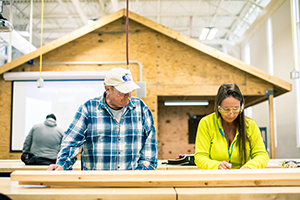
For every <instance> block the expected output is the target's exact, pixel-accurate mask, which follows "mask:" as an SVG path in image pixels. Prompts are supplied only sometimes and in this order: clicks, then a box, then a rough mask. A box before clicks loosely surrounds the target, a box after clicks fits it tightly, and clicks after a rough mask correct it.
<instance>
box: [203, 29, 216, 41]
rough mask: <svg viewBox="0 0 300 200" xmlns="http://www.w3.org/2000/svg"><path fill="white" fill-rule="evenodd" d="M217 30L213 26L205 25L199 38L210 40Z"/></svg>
mask: <svg viewBox="0 0 300 200" xmlns="http://www.w3.org/2000/svg"><path fill="white" fill-rule="evenodd" d="M217 32H218V29H217V28H215V27H205V28H203V29H202V32H201V34H200V37H199V40H212V39H214V37H215V35H216V33H217Z"/></svg>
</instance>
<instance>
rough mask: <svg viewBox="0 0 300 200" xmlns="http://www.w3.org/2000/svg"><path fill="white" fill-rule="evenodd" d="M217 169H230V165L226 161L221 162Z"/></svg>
mask: <svg viewBox="0 0 300 200" xmlns="http://www.w3.org/2000/svg"><path fill="white" fill-rule="evenodd" d="M219 169H221V170H223V169H231V163H229V162H227V161H226V160H224V161H223V162H221V164H220V165H219Z"/></svg>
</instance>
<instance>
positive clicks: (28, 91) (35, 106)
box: [10, 80, 104, 152]
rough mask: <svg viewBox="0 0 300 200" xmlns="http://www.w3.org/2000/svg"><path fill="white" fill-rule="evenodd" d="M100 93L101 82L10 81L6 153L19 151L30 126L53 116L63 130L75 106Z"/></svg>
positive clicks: (101, 88) (66, 127)
mask: <svg viewBox="0 0 300 200" xmlns="http://www.w3.org/2000/svg"><path fill="white" fill-rule="evenodd" d="M103 92H104V80H67V81H44V86H43V87H42V88H37V82H36V81H13V92H12V126H11V144H10V148H11V149H10V150H11V151H12V152H13V151H22V148H23V142H24V140H25V138H26V136H27V134H28V132H29V131H30V129H31V128H32V126H33V125H35V124H38V123H43V122H44V121H45V119H46V115H48V114H51V113H53V114H54V115H55V116H56V121H57V125H58V126H59V127H60V128H62V129H63V130H64V131H66V130H67V129H68V127H69V125H70V123H71V122H72V120H73V118H74V115H75V112H76V111H77V109H78V107H79V106H80V105H81V104H83V103H85V102H86V101H87V100H89V99H91V98H94V97H97V96H100V95H102V94H103Z"/></svg>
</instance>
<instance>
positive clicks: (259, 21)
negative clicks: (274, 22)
mask: <svg viewBox="0 0 300 200" xmlns="http://www.w3.org/2000/svg"><path fill="white" fill-rule="evenodd" d="M284 2H285V0H272V1H271V2H270V3H269V4H268V5H267V6H266V7H265V9H263V10H262V12H261V13H260V15H259V16H258V17H257V18H256V20H255V21H254V22H253V24H252V25H251V26H250V27H249V29H248V30H247V31H246V32H245V33H244V34H243V36H242V37H240V39H239V40H238V42H237V44H239V45H243V44H244V43H245V42H246V41H247V40H248V39H249V38H251V37H252V36H253V35H254V34H255V33H256V32H257V30H259V29H260V27H261V26H262V25H263V24H265V23H266V21H267V19H268V18H269V17H270V16H271V15H272V14H274V12H275V11H276V10H278V8H279V7H280V6H281V5H282V4H283V3H284Z"/></svg>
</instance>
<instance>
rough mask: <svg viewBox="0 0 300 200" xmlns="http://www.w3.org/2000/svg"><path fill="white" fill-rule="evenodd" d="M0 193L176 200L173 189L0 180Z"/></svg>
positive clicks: (59, 199) (17, 197)
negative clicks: (22, 183) (52, 185)
mask: <svg viewBox="0 0 300 200" xmlns="http://www.w3.org/2000/svg"><path fill="white" fill-rule="evenodd" d="M0 193H2V194H5V195H7V196H9V197H10V198H11V199H13V200H40V199H43V200H54V199H55V200H82V199H84V200H127V199H128V200H140V199H142V200H176V192H175V190H174V188H49V187H43V186H42V187H40V186H31V187H29V186H20V185H18V182H16V181H11V180H10V178H0Z"/></svg>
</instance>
